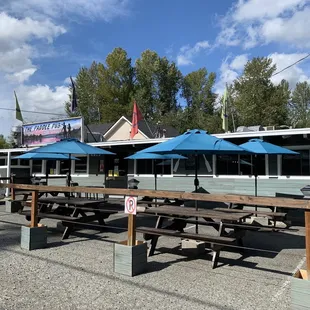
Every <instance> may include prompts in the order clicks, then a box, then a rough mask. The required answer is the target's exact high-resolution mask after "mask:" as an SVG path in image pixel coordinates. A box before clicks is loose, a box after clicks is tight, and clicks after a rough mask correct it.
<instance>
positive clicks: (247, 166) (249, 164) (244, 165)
mask: <svg viewBox="0 0 310 310" xmlns="http://www.w3.org/2000/svg"><path fill="white" fill-rule="evenodd" d="M253 174H254V169H253V158H252V156H251V155H240V175H253Z"/></svg>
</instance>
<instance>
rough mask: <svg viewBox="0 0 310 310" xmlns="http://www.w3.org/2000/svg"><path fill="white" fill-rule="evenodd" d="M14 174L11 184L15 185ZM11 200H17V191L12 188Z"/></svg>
mask: <svg viewBox="0 0 310 310" xmlns="http://www.w3.org/2000/svg"><path fill="white" fill-rule="evenodd" d="M14 181H15V180H14V174H11V177H10V183H11V184H14ZM11 199H12V200H15V199H16V197H15V189H14V188H13V187H12V188H11Z"/></svg>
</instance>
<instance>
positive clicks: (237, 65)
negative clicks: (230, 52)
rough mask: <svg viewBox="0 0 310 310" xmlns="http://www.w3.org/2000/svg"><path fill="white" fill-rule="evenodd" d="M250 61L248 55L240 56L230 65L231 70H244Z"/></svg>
mask: <svg viewBox="0 0 310 310" xmlns="http://www.w3.org/2000/svg"><path fill="white" fill-rule="evenodd" d="M248 60H249V59H248V55H247V54H242V55H238V56H236V57H235V58H234V59H233V60H232V62H231V63H230V68H231V69H233V70H242V69H243V68H244V66H245V64H246V63H247V62H248Z"/></svg>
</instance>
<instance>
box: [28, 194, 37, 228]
mask: <svg viewBox="0 0 310 310" xmlns="http://www.w3.org/2000/svg"><path fill="white" fill-rule="evenodd" d="M38 197H39V192H38V191H33V192H32V198H31V222H30V227H38Z"/></svg>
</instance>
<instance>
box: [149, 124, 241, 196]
mask: <svg viewBox="0 0 310 310" xmlns="http://www.w3.org/2000/svg"><path fill="white" fill-rule="evenodd" d="M143 152H146V153H157V154H164V155H166V154H183V155H189V154H193V155H195V181H194V184H195V191H196V192H197V189H198V186H199V181H198V155H200V154H201V155H202V154H242V153H247V151H246V150H245V149H243V148H241V147H239V146H238V145H235V144H233V143H231V142H228V141H225V140H223V139H220V138H216V137H214V136H211V135H209V134H208V133H207V132H206V131H205V130H200V129H193V130H189V131H187V132H185V133H184V134H182V135H180V136H177V137H175V138H172V139H171V140H168V141H165V142H162V143H159V144H157V145H154V146H151V147H149V148H147V149H144V150H143Z"/></svg>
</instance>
